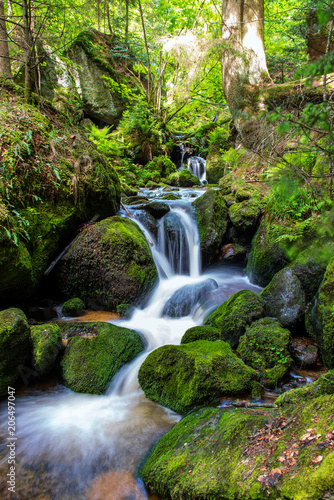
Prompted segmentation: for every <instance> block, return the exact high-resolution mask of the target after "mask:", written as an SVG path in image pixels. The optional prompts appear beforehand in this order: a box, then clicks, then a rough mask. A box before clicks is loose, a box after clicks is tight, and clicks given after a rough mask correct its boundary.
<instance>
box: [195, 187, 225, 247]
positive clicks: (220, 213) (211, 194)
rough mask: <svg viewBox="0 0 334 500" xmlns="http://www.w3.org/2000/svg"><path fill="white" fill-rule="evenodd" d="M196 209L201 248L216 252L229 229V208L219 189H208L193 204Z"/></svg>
mask: <svg viewBox="0 0 334 500" xmlns="http://www.w3.org/2000/svg"><path fill="white" fill-rule="evenodd" d="M192 206H193V207H194V208H195V210H196V215H197V222H198V230H199V236H200V240H201V249H202V251H204V252H209V253H215V252H217V251H218V250H219V248H220V246H221V243H222V240H223V237H224V235H225V233H226V230H227V208H226V204H225V201H224V198H223V196H222V195H221V193H220V192H219V191H216V190H214V189H208V190H207V191H206V192H205V193H204V194H203V196H201V197H200V198H197V200H195V201H194V202H193V204H192Z"/></svg>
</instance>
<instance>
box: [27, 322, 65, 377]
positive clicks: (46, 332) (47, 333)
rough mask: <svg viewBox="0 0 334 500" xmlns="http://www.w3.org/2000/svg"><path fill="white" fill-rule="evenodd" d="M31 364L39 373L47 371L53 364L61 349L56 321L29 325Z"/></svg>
mask: <svg viewBox="0 0 334 500" xmlns="http://www.w3.org/2000/svg"><path fill="white" fill-rule="evenodd" d="M31 342H32V354H33V359H32V365H33V368H34V369H35V370H37V371H38V372H39V373H40V374H41V375H42V374H44V373H48V372H49V371H50V370H52V368H53V367H54V365H55V361H56V359H57V356H58V354H59V351H60V349H61V346H62V343H61V332H60V328H59V326H58V325H57V324H56V323H45V324H44V325H38V326H32V327H31Z"/></svg>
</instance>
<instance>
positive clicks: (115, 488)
mask: <svg viewBox="0 0 334 500" xmlns="http://www.w3.org/2000/svg"><path fill="white" fill-rule="evenodd" d="M146 499H147V495H146V492H145V491H144V488H143V487H142V486H141V485H140V484H139V483H137V481H136V480H135V478H134V477H133V475H132V474H131V473H130V472H126V471H113V472H107V473H106V474H103V475H102V476H99V477H97V478H96V479H95V480H94V482H93V484H92V485H91V487H90V490H89V493H88V500H146Z"/></svg>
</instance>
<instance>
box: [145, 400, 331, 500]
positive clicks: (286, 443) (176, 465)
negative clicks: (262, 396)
mask: <svg viewBox="0 0 334 500" xmlns="http://www.w3.org/2000/svg"><path fill="white" fill-rule="evenodd" d="M333 405H334V396H322V397H320V398H317V399H316V400H314V401H312V402H306V403H305V404H304V405H303V406H296V407H293V408H289V409H287V410H277V409H272V410H269V409H266V410H263V409H257V410H255V409H253V410H249V409H234V410H229V409H219V408H203V409H200V410H197V411H194V412H192V413H191V414H189V415H187V416H186V417H185V418H184V419H182V420H181V421H180V422H179V423H178V424H176V425H175V426H174V427H173V429H172V430H171V431H169V432H168V433H167V434H165V435H164V436H163V437H162V438H161V439H160V440H159V441H158V442H157V444H156V445H155V447H154V448H153V450H151V452H150V454H149V456H148V457H147V458H146V460H145V462H144V464H143V465H142V467H141V471H140V473H141V475H142V477H143V479H144V482H145V485H146V486H147V487H148V489H149V491H153V492H156V493H157V494H159V495H161V496H162V497H163V498H169V499H171V500H187V499H190V498H191V499H195V498H196V499H216V498H217V499H218V498H221V499H241V498H242V499H243V500H265V499H268V498H270V499H274V498H277V499H283V498H284V499H285V500H319V499H325V498H327V496H325V493H326V492H329V491H331V489H332V488H333V485H334V473H333V470H334V469H333V463H334V452H333V448H332V446H331V439H330V437H328V436H331V435H332V419H331V415H332V412H333ZM315 416H316V417H317V418H316V420H315ZM312 419H313V421H312ZM311 422H312V424H311ZM310 428H312V429H313V430H312V433H311V434H312V435H313V436H314V438H313V439H311V438H310V439H306V440H301V438H302V437H303V435H305V434H306V433H307V432H308V431H307V430H306V429H310ZM273 443H274V444H273ZM319 455H321V456H322V457H323V459H320V461H318V463H316V462H313V461H315V460H317V458H318V457H319ZM283 471H284V472H283ZM328 498H330V496H329V497H328Z"/></svg>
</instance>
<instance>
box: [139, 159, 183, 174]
mask: <svg viewBox="0 0 334 500" xmlns="http://www.w3.org/2000/svg"><path fill="white" fill-rule="evenodd" d="M145 169H146V170H148V171H149V172H154V171H157V172H158V173H159V176H160V177H165V178H166V177H168V176H169V175H170V174H172V173H174V172H177V170H176V165H175V163H173V162H172V160H171V159H170V158H168V157H167V156H155V157H154V158H153V160H151V161H150V162H149V163H148V164H147V165H145Z"/></svg>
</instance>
